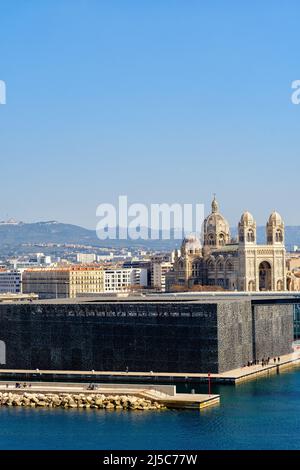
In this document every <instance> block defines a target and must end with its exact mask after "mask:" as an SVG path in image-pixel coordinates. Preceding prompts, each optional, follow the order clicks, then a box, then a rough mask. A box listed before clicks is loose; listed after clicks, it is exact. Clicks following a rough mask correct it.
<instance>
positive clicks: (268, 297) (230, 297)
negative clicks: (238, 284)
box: [2, 292, 300, 305]
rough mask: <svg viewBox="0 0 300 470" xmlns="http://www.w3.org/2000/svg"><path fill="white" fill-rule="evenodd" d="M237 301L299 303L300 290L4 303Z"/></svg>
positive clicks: (75, 303)
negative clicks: (291, 291)
mask: <svg viewBox="0 0 300 470" xmlns="http://www.w3.org/2000/svg"><path fill="white" fill-rule="evenodd" d="M236 301H240V302H241V301H249V302H250V301H251V302H253V303H255V304H257V303H272V302H274V303H278V302H282V303H289V302H290V303H299V304H300V292H293V293H290V292H286V293H284V292H280V293H276V292H270V293H247V292H236V293H235V292H226V293H219V292H218V293H213V292H210V293H208V292H203V293H190V292H187V293H178V294H175V293H174V294H173V293H167V294H163V293H158V294H143V295H137V294H130V295H126V296H125V295H124V296H123V295H122V296H119V295H105V294H99V295H95V296H85V297H77V298H75V299H70V298H61V299H39V300H32V301H28V300H24V301H23V300H21V301H20V300H19V301H16V302H5V301H3V302H2V304H7V303H10V304H50V305H51V304H59V305H61V304H66V305H72V304H73V305H80V304H95V303H98V304H103V303H104V304H105V303H126V304H127V303H219V302H221V303H223V302H236Z"/></svg>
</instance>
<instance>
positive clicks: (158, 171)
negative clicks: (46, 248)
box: [0, 0, 300, 228]
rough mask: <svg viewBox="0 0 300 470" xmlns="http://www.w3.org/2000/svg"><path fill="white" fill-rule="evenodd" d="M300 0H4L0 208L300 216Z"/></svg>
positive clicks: (85, 213)
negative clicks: (114, 206)
mask: <svg viewBox="0 0 300 470" xmlns="http://www.w3.org/2000/svg"><path fill="white" fill-rule="evenodd" d="M299 18H300V3H299V1H298V0H295V1H293V0H291V1H286V2H283V1H282V0H278V1H276V0H265V1H263V2H262V1H261V0H260V1H255V0H254V1H251V2H241V1H233V0H231V1H230V0H228V1H226V2H225V1H224V0H219V1H208V0H203V1H200V0H188V1H187V0H180V1H179V0H145V1H140V0H102V1H101V0H85V1H84V0H43V1H40V0H26V1H24V0H1V2H0V79H1V80H4V81H5V82H6V85H7V104H6V105H5V106H2V105H1V106H0V158H1V167H0V168H1V185H0V198H1V199H0V200H1V204H0V218H5V217H6V215H7V214H8V215H9V216H10V217H15V218H18V219H21V220H24V221H37V220H49V219H56V220H59V221H63V222H70V223H76V224H79V225H82V226H86V227H91V228H93V227H95V224H96V217H95V211H96V207H97V205H98V204H99V203H102V202H110V203H114V202H116V200H117V197H118V195H119V194H125V195H128V198H129V202H141V203H147V204H148V203H161V202H168V203H172V202H180V203H193V202H194V203H196V202H197V203H205V204H206V208H207V210H208V209H209V206H208V204H209V203H210V200H211V198H212V193H214V192H216V193H217V198H218V200H219V202H220V206H221V210H222V212H223V213H224V215H225V216H226V217H227V218H228V219H229V220H230V223H231V224H232V225H235V224H236V223H237V222H238V219H239V217H240V215H241V213H242V212H243V211H244V210H246V209H248V210H250V211H251V212H252V213H253V214H254V216H255V217H256V219H257V222H258V223H259V224H263V223H265V221H266V219H267V217H268V215H269V213H270V212H271V211H272V210H273V209H274V208H276V209H277V210H278V211H279V212H281V214H282V216H283V218H284V219H285V222H286V223H287V224H293V225H296V224H297V225H300V211H299V181H300V172H299V167H300V159H299V157H300V155H299V154H300V150H299V149H300V146H299V136H300V132H299V131H300V105H299V106H295V105H293V104H292V103H291V93H292V90H291V83H292V81H293V80H296V79H300V57H299V56H300V52H299V50H300V48H299V45H300V28H299Z"/></svg>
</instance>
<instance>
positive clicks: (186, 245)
mask: <svg viewBox="0 0 300 470" xmlns="http://www.w3.org/2000/svg"><path fill="white" fill-rule="evenodd" d="M201 248H202V246H201V243H200V240H199V238H198V237H197V236H196V235H195V234H193V233H191V234H189V235H187V236H186V237H185V238H184V240H183V242H182V245H181V251H182V253H191V254H195V253H199V252H200V250H201Z"/></svg>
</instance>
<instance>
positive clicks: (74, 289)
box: [23, 266, 104, 299]
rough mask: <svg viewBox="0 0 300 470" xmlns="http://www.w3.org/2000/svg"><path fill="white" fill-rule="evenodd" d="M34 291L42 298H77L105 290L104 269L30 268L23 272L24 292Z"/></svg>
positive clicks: (79, 267) (76, 267)
mask: <svg viewBox="0 0 300 470" xmlns="http://www.w3.org/2000/svg"><path fill="white" fill-rule="evenodd" d="M31 292H34V293H36V294H38V296H39V298H41V299H50V298H65V297H70V298H75V297H77V296H78V295H82V294H87V295H88V294H98V293H102V292H104V271H103V269H101V268H99V267H82V266H69V267H65V268H46V269H30V270H27V271H24V273H23V293H25V294H26V293H31Z"/></svg>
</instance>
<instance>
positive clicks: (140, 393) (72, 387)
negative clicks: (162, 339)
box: [0, 382, 220, 409]
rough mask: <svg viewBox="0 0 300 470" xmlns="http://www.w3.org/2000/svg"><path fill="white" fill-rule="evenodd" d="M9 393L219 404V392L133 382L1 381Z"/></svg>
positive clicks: (168, 403)
mask: <svg viewBox="0 0 300 470" xmlns="http://www.w3.org/2000/svg"><path fill="white" fill-rule="evenodd" d="M1 392H2V393H6V394H9V393H12V394H14V395H15V394H17V395H20V396H23V395H24V394H26V396H28V395H29V396H30V395H31V396H39V394H43V395H50V394H51V396H52V395H56V396H59V395H60V396H65V397H68V396H70V395H73V396H74V394H76V395H77V396H78V395H85V396H86V397H89V396H91V394H97V395H104V396H106V397H112V396H113V397H118V396H127V397H128V396H129V397H138V398H142V399H145V400H151V402H155V403H159V404H160V405H163V406H165V407H166V408H170V409H203V408H207V407H209V406H213V405H217V404H219V403H220V395H216V394H193V393H177V392H176V387H175V386H172V385H151V386H145V385H134V384H97V385H94V386H93V387H89V385H88V384H79V383H55V384H54V383H51V382H46V383H45V382H24V383H22V384H20V387H16V384H15V383H7V382H0V393H1Z"/></svg>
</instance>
